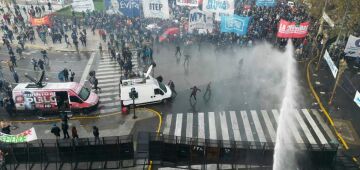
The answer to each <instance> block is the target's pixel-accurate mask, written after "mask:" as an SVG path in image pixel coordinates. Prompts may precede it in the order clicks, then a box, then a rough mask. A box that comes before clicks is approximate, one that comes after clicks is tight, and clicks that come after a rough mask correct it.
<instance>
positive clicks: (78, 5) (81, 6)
mask: <svg viewBox="0 0 360 170" xmlns="http://www.w3.org/2000/svg"><path fill="white" fill-rule="evenodd" d="M71 6H72V9H73V10H74V11H75V12H83V11H84V12H86V11H87V10H89V11H94V10H95V6H94V2H93V0H73V3H72V4H71Z"/></svg>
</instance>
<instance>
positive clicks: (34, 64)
mask: <svg viewBox="0 0 360 170" xmlns="http://www.w3.org/2000/svg"><path fill="white" fill-rule="evenodd" d="M31 64H32V65H33V66H34V71H36V70H37V68H38V62H37V61H36V60H35V59H34V58H32V59H31Z"/></svg>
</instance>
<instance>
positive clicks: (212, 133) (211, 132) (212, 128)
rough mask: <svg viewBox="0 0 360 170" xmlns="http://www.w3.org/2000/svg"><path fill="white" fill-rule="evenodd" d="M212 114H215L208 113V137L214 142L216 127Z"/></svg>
mask: <svg viewBox="0 0 360 170" xmlns="http://www.w3.org/2000/svg"><path fill="white" fill-rule="evenodd" d="M214 114H215V113H214V112H209V113H208V118H209V135H210V139H214V140H216V138H217V136H216V125H215V115H214Z"/></svg>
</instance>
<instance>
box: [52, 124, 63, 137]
mask: <svg viewBox="0 0 360 170" xmlns="http://www.w3.org/2000/svg"><path fill="white" fill-rule="evenodd" d="M60 131H61V130H60V128H59V127H58V126H56V123H54V125H53V127H52V128H51V133H52V134H54V135H55V137H56V139H59V138H60Z"/></svg>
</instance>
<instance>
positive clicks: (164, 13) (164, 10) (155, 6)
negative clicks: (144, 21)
mask: <svg viewBox="0 0 360 170" xmlns="http://www.w3.org/2000/svg"><path fill="white" fill-rule="evenodd" d="M142 5H143V11H144V17H145V18H162V19H169V18H170V12H169V4H168V0H143V1H142Z"/></svg>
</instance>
